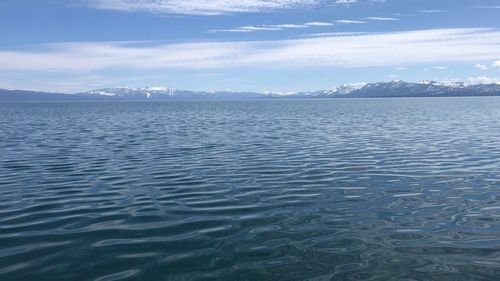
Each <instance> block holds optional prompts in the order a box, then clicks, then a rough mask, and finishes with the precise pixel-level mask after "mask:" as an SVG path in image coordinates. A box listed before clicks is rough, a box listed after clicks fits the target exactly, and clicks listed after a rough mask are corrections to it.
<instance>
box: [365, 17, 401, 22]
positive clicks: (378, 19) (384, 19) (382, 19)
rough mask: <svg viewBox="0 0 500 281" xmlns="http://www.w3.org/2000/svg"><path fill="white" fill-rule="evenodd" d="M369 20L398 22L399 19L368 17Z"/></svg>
mask: <svg viewBox="0 0 500 281" xmlns="http://www.w3.org/2000/svg"><path fill="white" fill-rule="evenodd" d="M365 19H367V20H375V21H397V20H399V19H398V18H385V17H367V18H365Z"/></svg>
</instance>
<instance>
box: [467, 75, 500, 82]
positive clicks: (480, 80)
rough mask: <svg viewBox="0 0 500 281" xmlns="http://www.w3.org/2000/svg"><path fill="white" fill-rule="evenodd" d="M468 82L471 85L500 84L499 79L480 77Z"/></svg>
mask: <svg viewBox="0 0 500 281" xmlns="http://www.w3.org/2000/svg"><path fill="white" fill-rule="evenodd" d="M467 80H468V81H469V82H470V83H471V84H500V78H499V77H487V76H479V77H469V78H468V79H467Z"/></svg>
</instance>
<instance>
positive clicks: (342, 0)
mask: <svg viewBox="0 0 500 281" xmlns="http://www.w3.org/2000/svg"><path fill="white" fill-rule="evenodd" d="M357 2H358V0H336V1H335V4H354V3H357Z"/></svg>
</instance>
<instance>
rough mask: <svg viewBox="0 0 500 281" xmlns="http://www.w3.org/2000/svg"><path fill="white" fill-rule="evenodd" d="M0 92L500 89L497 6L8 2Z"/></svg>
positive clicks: (486, 0)
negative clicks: (430, 84) (374, 86)
mask: <svg viewBox="0 0 500 281" xmlns="http://www.w3.org/2000/svg"><path fill="white" fill-rule="evenodd" d="M0 36H1V39H0V40H1V41H0V88H8V89H29V90H43V91H57V92H79V91H86V90H91V89H97V88H105V87H121V86H127V87H143V86H161V85H165V86H170V87H174V88H178V89H191V90H233V91H302V90H318V89H330V88H334V87H335V86H338V85H340V84H343V83H356V82H373V81H388V80H408V81H422V80H435V81H464V82H467V83H500V2H499V1H498V0H476V1H472V0H471V1H467V0H440V1H436V0H330V1H327V0H240V1H230V0H211V1H208V0H191V1H189V0H186V1H182V0H15V1H14V0H4V1H0Z"/></svg>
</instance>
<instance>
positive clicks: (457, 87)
mask: <svg viewBox="0 0 500 281" xmlns="http://www.w3.org/2000/svg"><path fill="white" fill-rule="evenodd" d="M454 96H500V84H479V85H467V84H464V83H462V82H434V81H422V82H419V83H412V82H405V81H391V82H379V83H356V84H345V85H341V86H339V87H336V88H334V89H331V90H325V91H311V92H264V93H255V92H205V91H185V90H176V89H173V88H169V87H146V88H106V89H99V90H94V91H90V92H86V93H77V94H61V93H43V92H30V91H19V90H2V89H0V101H72V100H79V101H86V100H88V101H93V100H94V101H95V100H104V101H105V100H110V101H112V100H131V101H134V100H135V101H148V100H151V101H162V100H165V101H166V100H224V99H233V100H242V99H280V98H288V99H304V98H380V97H454Z"/></svg>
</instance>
